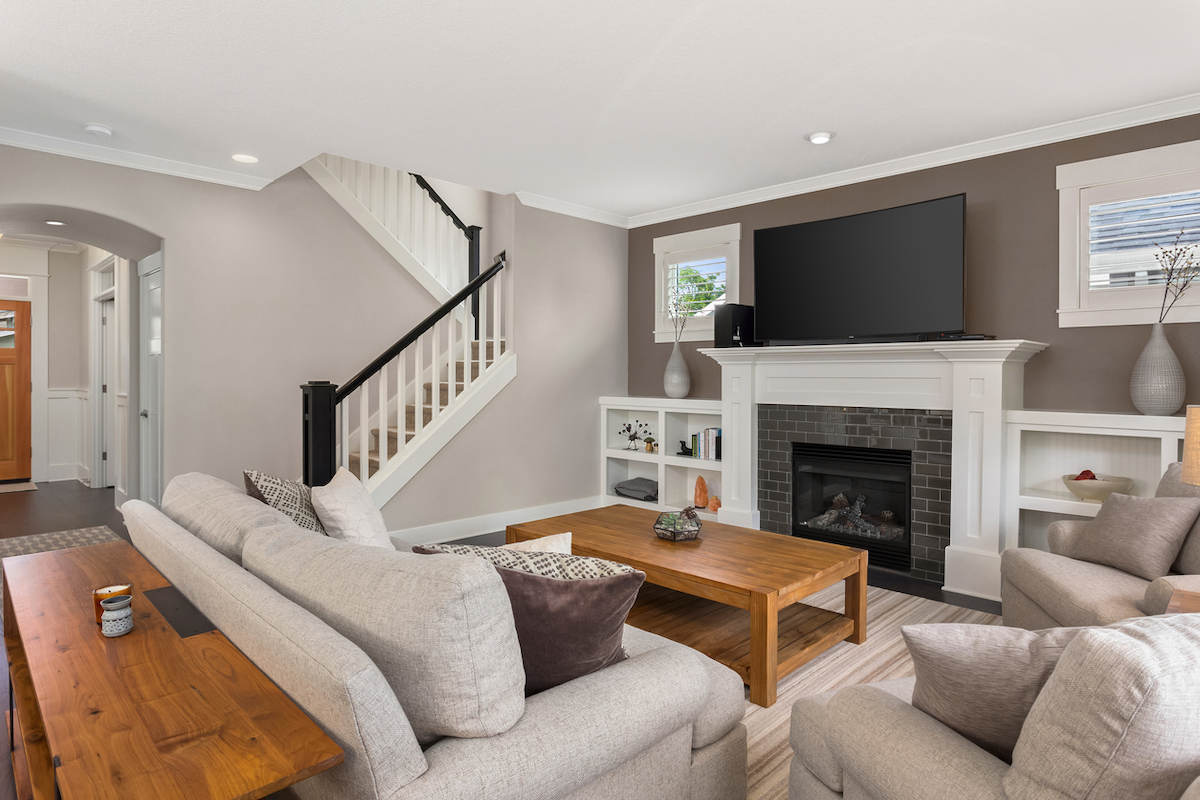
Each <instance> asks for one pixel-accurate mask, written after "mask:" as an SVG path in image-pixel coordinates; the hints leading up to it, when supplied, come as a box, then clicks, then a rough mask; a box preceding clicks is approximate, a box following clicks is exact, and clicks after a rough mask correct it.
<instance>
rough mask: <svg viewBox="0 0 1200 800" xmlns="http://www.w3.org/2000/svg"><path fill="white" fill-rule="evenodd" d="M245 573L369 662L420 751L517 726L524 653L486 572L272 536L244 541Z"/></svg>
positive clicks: (465, 562) (495, 580)
mask: <svg viewBox="0 0 1200 800" xmlns="http://www.w3.org/2000/svg"><path fill="white" fill-rule="evenodd" d="M243 563H244V564H245V565H246V567H247V568H248V569H249V570H250V571H251V572H253V573H254V574H255V575H256V576H258V577H259V578H261V579H262V580H264V581H265V582H266V583H268V584H270V585H271V586H272V587H273V588H274V589H275V590H276V591H278V592H279V593H281V594H282V595H284V596H285V597H287V598H289V599H290V600H292V601H293V602H295V603H297V604H298V605H300V606H303V607H304V608H306V609H308V610H309V611H311V612H312V613H314V614H316V615H317V616H318V617H320V618H321V619H322V620H324V621H325V622H326V623H327V624H328V625H329V626H330V627H332V628H333V629H334V630H336V631H337V632H338V633H340V634H342V635H343V636H345V637H346V638H347V639H349V640H350V641H352V642H354V643H355V644H356V645H358V646H359V647H361V648H362V649H363V651H364V652H365V653H366V654H367V655H368V656H370V657H371V660H372V661H374V662H375V663H376V664H377V665H378V666H379V669H380V670H381V671H382V672H383V675H384V677H385V678H387V681H388V683H389V684H390V685H391V687H392V689H393V690H394V691H395V693H396V697H397V698H398V699H399V700H400V704H401V705H402V706H403V707H404V711H405V713H406V714H407V715H408V718H409V721H410V722H411V723H412V727H413V731H414V732H415V733H416V735H417V739H418V740H419V741H420V742H421V743H422V744H423V745H424V744H428V743H430V742H433V741H435V740H436V739H437V738H438V737H441V736H459V737H487V736H494V735H495V734H498V733H502V732H504V731H506V730H508V729H509V728H510V727H512V726H513V724H515V723H516V721H517V720H518V719H520V717H521V714H522V713H523V711H524V709H525V671H524V669H522V667H521V648H520V645H519V644H518V642H517V632H516V628H515V627H514V625H513V615H512V607H511V606H510V605H509V602H508V595H507V594H506V593H505V590H504V584H503V583H502V582H501V580H500V576H499V575H497V574H496V571H495V570H494V569H492V568H491V566H490V565H488V564H487V563H486V562H484V561H482V560H480V559H475V558H427V557H424V556H416V555H413V554H412V553H398V552H396V551H395V550H384V549H382V548H378V547H363V546H361V545H354V544H348V543H345V542H339V541H338V540H336V539H331V538H328V537H324V536H305V535H296V534H292V535H283V534H281V533H279V532H277V531H273V532H270V533H263V534H261V535H260V534H256V535H253V536H251V537H250V538H249V539H248V540H247V542H246V546H245V548H244V551H243Z"/></svg>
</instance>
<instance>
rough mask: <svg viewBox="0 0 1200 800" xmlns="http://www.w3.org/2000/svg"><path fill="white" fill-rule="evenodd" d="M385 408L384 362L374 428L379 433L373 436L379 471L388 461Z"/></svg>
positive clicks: (386, 399)
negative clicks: (375, 426)
mask: <svg viewBox="0 0 1200 800" xmlns="http://www.w3.org/2000/svg"><path fill="white" fill-rule="evenodd" d="M387 408H388V365H387V364H384V365H383V369H381V370H379V427H378V428H376V430H378V431H379V433H378V434H377V435H376V436H375V447H376V448H377V449H378V450H379V471H380V472H383V468H384V467H386V466H387V462H388V432H387Z"/></svg>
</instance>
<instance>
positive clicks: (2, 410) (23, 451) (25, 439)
mask: <svg viewBox="0 0 1200 800" xmlns="http://www.w3.org/2000/svg"><path fill="white" fill-rule="evenodd" d="M31 335H32V328H31V327H30V320H29V303H27V302H24V303H23V302H19V301H17V300H0V481H17V480H24V481H27V480H29V479H30V477H31V476H32V474H33V470H32V467H33V448H32V442H33V435H32V428H31V426H32V420H31V418H30V404H31V401H32V395H31V392H32V390H33V384H32V383H31V382H30V373H29V344H30V342H29V339H30V336H31Z"/></svg>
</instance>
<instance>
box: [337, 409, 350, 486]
mask: <svg viewBox="0 0 1200 800" xmlns="http://www.w3.org/2000/svg"><path fill="white" fill-rule="evenodd" d="M337 411H338V417H339V418H340V424H341V434H342V435H341V436H340V437H339V438H340V439H341V441H342V453H341V459H340V460H341V463H342V466H343V467H345V468H346V469H350V406H349V405H347V404H346V403H345V402H342V403H338V406H337Z"/></svg>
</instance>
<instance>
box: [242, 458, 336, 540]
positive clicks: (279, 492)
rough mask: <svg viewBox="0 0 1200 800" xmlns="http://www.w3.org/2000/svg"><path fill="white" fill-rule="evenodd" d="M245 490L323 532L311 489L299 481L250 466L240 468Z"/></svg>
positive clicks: (311, 529) (304, 526) (290, 517)
mask: <svg viewBox="0 0 1200 800" xmlns="http://www.w3.org/2000/svg"><path fill="white" fill-rule="evenodd" d="M242 480H243V481H245V484H246V494H248V495H250V496H251V497H253V498H254V499H255V500H258V501H259V502H262V503H266V504H267V505H269V506H270V507H271V508H273V509H275V510H276V511H279V512H281V513H283V514H284V515H286V516H287V517H288V519H290V520H291V521H292V522H294V523H296V524H297V525H299V526H300V527H301V528H307V529H308V530H310V531H313V532H314V533H325V527H324V526H323V525H322V524H321V520H319V519H317V512H316V510H315V509H314V508H313V504H312V489H309V488H308V487H307V486H305V485H304V484H303V483H301V482H300V481H289V480H288V479H287V478H276V477H275V476H274V475H268V474H267V473H265V472H259V471H257V470H253V469H246V470H242Z"/></svg>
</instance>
